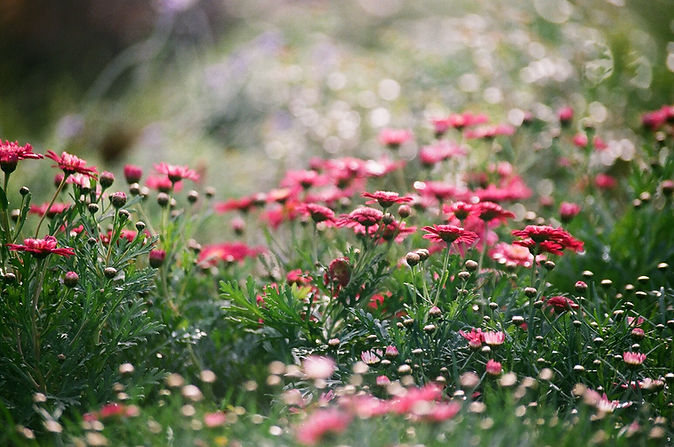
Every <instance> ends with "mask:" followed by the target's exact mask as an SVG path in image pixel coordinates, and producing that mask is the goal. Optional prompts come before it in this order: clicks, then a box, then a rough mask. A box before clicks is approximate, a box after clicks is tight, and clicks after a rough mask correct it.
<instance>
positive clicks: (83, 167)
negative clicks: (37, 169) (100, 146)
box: [45, 151, 98, 178]
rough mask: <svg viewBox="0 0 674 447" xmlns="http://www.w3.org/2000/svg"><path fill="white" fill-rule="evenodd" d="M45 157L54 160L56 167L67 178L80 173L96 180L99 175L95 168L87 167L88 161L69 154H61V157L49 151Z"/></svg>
mask: <svg viewBox="0 0 674 447" xmlns="http://www.w3.org/2000/svg"><path fill="white" fill-rule="evenodd" d="M45 156H46V157H48V158H51V159H52V160H54V161H55V162H56V165H54V167H58V168H60V169H61V170H62V171H63V173H64V174H65V175H66V176H69V175H71V174H75V173H79V174H82V175H86V176H87V177H93V178H96V177H97V175H98V171H97V170H96V168H95V167H87V162H86V161H84V160H82V159H81V158H79V157H77V156H75V155H72V154H69V153H67V152H61V156H60V157H59V156H58V155H56V153H55V152H54V151H47V153H46V154H45Z"/></svg>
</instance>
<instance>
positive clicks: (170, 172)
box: [154, 162, 199, 184]
mask: <svg viewBox="0 0 674 447" xmlns="http://www.w3.org/2000/svg"><path fill="white" fill-rule="evenodd" d="M154 169H155V170H156V171H157V172H159V173H160V174H166V175H167V176H168V178H169V180H170V181H171V183H174V184H175V183H177V182H179V181H181V180H183V179H188V180H192V181H194V182H198V181H199V175H198V174H197V173H196V172H195V171H193V170H192V169H190V168H188V167H187V166H178V165H170V164H168V163H165V162H161V163H159V164H156V165H154Z"/></svg>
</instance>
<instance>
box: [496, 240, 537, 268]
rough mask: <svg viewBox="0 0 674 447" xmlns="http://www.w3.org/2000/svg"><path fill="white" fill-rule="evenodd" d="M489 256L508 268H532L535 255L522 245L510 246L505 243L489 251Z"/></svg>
mask: <svg viewBox="0 0 674 447" xmlns="http://www.w3.org/2000/svg"><path fill="white" fill-rule="evenodd" d="M489 256H490V257H491V258H492V259H493V260H494V261H496V262H498V263H499V264H502V265H505V266H506V267H516V266H522V267H526V268H529V267H531V265H532V263H533V260H534V255H532V254H531V252H529V249H528V248H526V247H522V246H520V245H510V244H506V243H505V242H500V243H498V244H496V246H494V248H493V249H491V250H490V251H489Z"/></svg>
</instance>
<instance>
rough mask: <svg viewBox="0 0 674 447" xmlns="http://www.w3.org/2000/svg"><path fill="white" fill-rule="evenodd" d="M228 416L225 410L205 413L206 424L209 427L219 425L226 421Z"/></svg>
mask: <svg viewBox="0 0 674 447" xmlns="http://www.w3.org/2000/svg"><path fill="white" fill-rule="evenodd" d="M226 420H227V416H226V415H225V412H224V411H215V412H213V413H206V414H204V424H205V425H206V427H208V428H213V427H219V426H221V425H223V424H224V423H225V421H226Z"/></svg>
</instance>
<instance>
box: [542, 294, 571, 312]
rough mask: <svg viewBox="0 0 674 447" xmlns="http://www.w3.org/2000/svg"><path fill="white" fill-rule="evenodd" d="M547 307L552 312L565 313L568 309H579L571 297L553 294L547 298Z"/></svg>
mask: <svg viewBox="0 0 674 447" xmlns="http://www.w3.org/2000/svg"><path fill="white" fill-rule="evenodd" d="M545 307H547V308H548V309H549V310H550V311H551V312H554V313H563V312H566V311H567V310H572V309H578V304H576V302H575V301H573V300H572V299H571V298H567V297H565V296H551V297H550V298H548V299H547V300H545Z"/></svg>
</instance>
